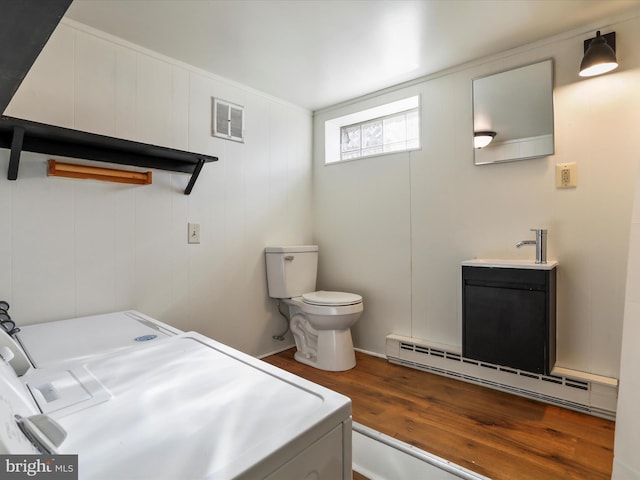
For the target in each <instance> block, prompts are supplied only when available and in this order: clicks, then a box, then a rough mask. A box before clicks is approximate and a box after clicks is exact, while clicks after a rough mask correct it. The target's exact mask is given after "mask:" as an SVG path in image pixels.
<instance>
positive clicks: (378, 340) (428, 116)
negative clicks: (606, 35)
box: [314, 18, 640, 377]
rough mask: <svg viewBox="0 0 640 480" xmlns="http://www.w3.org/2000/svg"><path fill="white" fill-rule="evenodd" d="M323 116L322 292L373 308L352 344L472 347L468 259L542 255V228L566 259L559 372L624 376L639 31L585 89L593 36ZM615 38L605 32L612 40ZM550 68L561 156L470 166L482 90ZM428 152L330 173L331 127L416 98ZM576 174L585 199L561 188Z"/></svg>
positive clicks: (317, 145)
mask: <svg viewBox="0 0 640 480" xmlns="http://www.w3.org/2000/svg"><path fill="white" fill-rule="evenodd" d="M591 27H592V26H590V27H589V28H585V29H584V30H581V31H575V32H569V33H567V34H565V35H563V36H560V37H556V38H553V39H549V40H547V41H544V42H539V43H537V44H535V45H529V46H526V47H522V48H520V49H517V50H515V51H511V52H507V53H505V54H503V55H499V56H495V57H492V58H489V59H483V60H479V61H477V62H474V63H472V64H469V65H466V66H463V67H460V68H458V69H454V70H451V71H448V72H443V73H442V74H440V75H434V76H432V77H429V78H426V79H422V80H419V81H416V82H414V83H412V84H410V85H403V86H399V87H398V88H395V89H390V90H387V91H385V92H381V93H380V94H379V95H377V96H370V97H366V98H364V99H360V100H355V101H353V102H350V103H348V104H343V105H340V106H336V107H334V108H331V109H327V110H324V111H322V112H317V113H316V115H315V119H314V211H315V224H314V228H315V230H314V237H315V239H316V241H317V242H318V244H319V245H320V272H319V278H320V286H321V287H323V288H331V289H344V290H346V291H353V292H358V293H361V294H362V295H363V296H364V302H365V312H364V314H363V316H362V317H361V320H360V321H359V322H358V324H357V325H356V326H355V327H354V328H353V331H354V343H355V345H356V347H359V348H362V349H364V350H368V351H372V352H377V353H384V342H385V335H387V334H388V333H396V334H400V335H406V336H412V337H416V338H420V339H424V340H427V341H432V342H437V343H442V344H449V345H453V346H460V345H461V278H460V277H461V273H460V262H461V261H463V260H465V259H471V258H474V257H485V258H531V259H532V258H534V255H535V252H534V250H533V248H531V247H524V248H522V249H516V248H515V243H516V242H518V241H519V240H523V239H528V238H533V233H532V232H530V231H529V229H531V228H537V227H546V228H548V229H549V236H548V256H549V258H551V259H558V260H559V261H560V267H559V272H558V331H557V342H558V349H557V350H558V352H557V353H558V361H557V363H558V366H562V367H566V368H570V369H575V370H581V371H585V372H590V373H595V374H600V375H605V376H612V377H617V376H618V373H619V358H620V343H621V332H622V320H623V309H624V289H625V275H626V264H627V247H628V239H629V224H630V218H631V206H632V199H633V194H634V188H635V183H634V179H635V173H636V169H637V166H638V160H639V159H640V145H639V144H638V143H637V133H638V128H640V89H638V85H640V49H638V48H637V46H638V45H639V44H640V19H639V18H634V19H629V20H624V21H618V22H617V23H616V24H614V25H611V26H607V23H605V22H603V24H602V25H600V27H602V28H603V30H606V31H607V32H608V31H611V30H615V31H616V32H617V51H618V58H619V61H620V64H621V67H620V68H619V69H618V70H617V71H616V72H614V73H612V74H609V75H604V76H602V77H597V78H592V79H588V80H584V79H581V78H580V77H578V72H577V69H578V65H579V63H580V59H581V56H582V41H583V40H584V39H585V38H589V36H592V35H593V33H594V32H595V26H593V28H591ZM604 27H606V28H604ZM547 58H553V59H554V66H555V91H554V102H555V107H554V108H555V152H556V153H555V155H553V156H550V157H546V158H540V159H534V160H527V161H520V162H512V163H503V164H496V165H485V166H474V165H473V148H472V135H471V133H472V107H471V105H472V99H471V81H472V79H473V78H475V77H479V76H484V75H487V74H490V73H494V72H499V71H503V70H506V69H509V68H514V67H519V66H522V65H525V64H529V63H534V62H536V61H540V60H543V59H547ZM416 93H417V94H420V95H421V101H422V143H423V148H422V150H420V151H417V152H411V153H401V154H394V155H388V156H382V157H377V158H371V159H366V160H358V161H352V162H349V163H344V164H333V165H328V166H325V165H324V122H325V121H326V120H328V119H331V118H335V117H339V116H342V115H346V114H349V113H352V112H355V111H358V110H362V109H364V108H368V107H371V106H375V105H378V104H381V103H386V102H388V101H391V100H395V99H399V98H404V97H407V96H410V95H415V94H416ZM564 162H576V163H577V169H578V187H577V188H576V189H570V190H557V189H556V188H555V165H556V164H558V163H564Z"/></svg>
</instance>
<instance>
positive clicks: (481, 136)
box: [473, 130, 496, 148]
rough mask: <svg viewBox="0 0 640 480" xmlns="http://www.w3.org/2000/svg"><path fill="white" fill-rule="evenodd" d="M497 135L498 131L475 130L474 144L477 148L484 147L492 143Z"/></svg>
mask: <svg viewBox="0 0 640 480" xmlns="http://www.w3.org/2000/svg"><path fill="white" fill-rule="evenodd" d="M495 136H496V132H492V131H489V130H486V131H483V132H475V133H474V134H473V146H474V147H475V148H484V147H486V146H487V145H489V144H490V143H491V141H492V140H493V138H494V137H495Z"/></svg>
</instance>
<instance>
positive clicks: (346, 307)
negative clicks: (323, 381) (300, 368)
mask: <svg viewBox="0 0 640 480" xmlns="http://www.w3.org/2000/svg"><path fill="white" fill-rule="evenodd" d="M284 303H285V304H287V305H288V306H289V318H290V319H289V322H290V327H291V332H292V333H293V337H294V340H295V341H296V348H297V352H296V354H295V356H294V357H295V359H296V360H297V361H298V362H300V363H304V364H307V365H311V366H313V367H316V368H319V369H321V370H329V371H333V372H339V371H344V370H350V369H351V368H353V367H355V366H356V356H355V353H354V350H353V340H352V338H351V326H352V325H354V324H355V323H356V322H357V321H358V319H359V318H360V315H361V314H362V311H363V310H364V307H363V305H362V297H361V296H360V295H356V294H353V293H345V292H327V291H318V292H310V293H305V294H303V295H302V296H300V297H295V298H290V299H285V300H284Z"/></svg>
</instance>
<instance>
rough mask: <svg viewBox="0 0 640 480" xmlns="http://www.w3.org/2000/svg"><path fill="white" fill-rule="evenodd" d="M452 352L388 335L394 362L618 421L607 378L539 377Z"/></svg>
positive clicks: (389, 357) (389, 354)
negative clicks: (595, 379) (601, 379)
mask: <svg viewBox="0 0 640 480" xmlns="http://www.w3.org/2000/svg"><path fill="white" fill-rule="evenodd" d="M451 350H452V349H446V348H443V346H438V347H434V346H431V345H429V344H427V343H426V342H422V341H420V340H418V339H415V338H410V337H403V336H400V335H393V334H392V335H388V336H387V343H386V354H387V360H388V361H389V362H391V363H394V364H397V365H403V366H406V367H410V368H415V369H418V370H423V371H426V372H429V373H434V374H437V375H443V376H445V377H450V378H455V379H457V380H462V381H465V382H470V383H475V384H477V385H482V386H484V387H488V388H493V389H496V390H501V391H503V392H507V393H512V394H514V395H520V396H522V397H527V398H532V399H534V400H539V401H542V402H546V403H549V404H552V405H558V406H560V407H565V408H568V409H571V410H576V411H579V412H583V413H588V414H590V415H594V416H597V417H602V418H606V419H609V420H615V416H616V403H617V382H615V381H607V380H608V379H604V377H601V378H603V381H594V380H593V379H589V378H587V379H580V378H575V377H571V376H567V375H555V374H552V375H539V374H535V373H530V372H525V371H522V370H517V369H514V368H508V367H503V366H500V365H494V364H490V363H486V362H481V361H478V360H472V359H469V358H465V357H463V356H462V355H460V353H457V352H454V351H451ZM591 377H594V378H597V377H596V376H593V375H592V376H591Z"/></svg>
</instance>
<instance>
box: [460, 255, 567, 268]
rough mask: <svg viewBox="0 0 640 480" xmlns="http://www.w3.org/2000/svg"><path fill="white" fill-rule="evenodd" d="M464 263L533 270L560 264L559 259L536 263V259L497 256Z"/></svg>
mask: <svg viewBox="0 0 640 480" xmlns="http://www.w3.org/2000/svg"><path fill="white" fill-rule="evenodd" d="M462 265H464V266H468V267H489V268H527V269H531V270H553V269H554V268H555V267H557V266H558V261H557V260H547V263H536V262H535V260H510V259H495V258H474V259H473V260H464V261H463V262H462Z"/></svg>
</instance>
